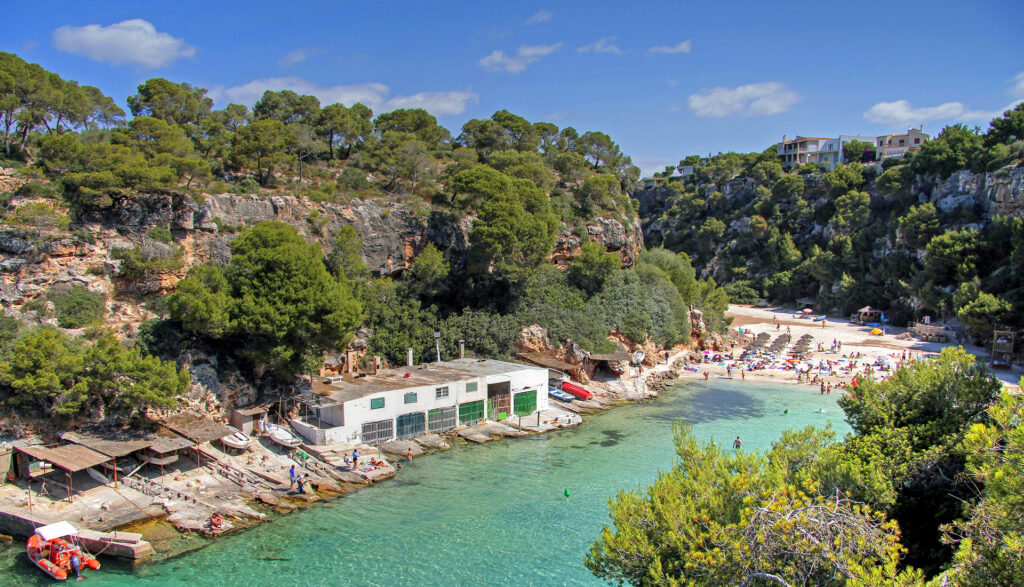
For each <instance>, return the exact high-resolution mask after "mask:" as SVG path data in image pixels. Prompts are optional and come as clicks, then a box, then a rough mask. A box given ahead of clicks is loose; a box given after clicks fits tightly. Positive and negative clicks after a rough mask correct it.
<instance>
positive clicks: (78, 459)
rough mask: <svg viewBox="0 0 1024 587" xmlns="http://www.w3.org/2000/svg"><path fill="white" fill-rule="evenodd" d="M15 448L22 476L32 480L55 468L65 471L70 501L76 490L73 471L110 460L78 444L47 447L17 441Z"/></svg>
mask: <svg viewBox="0 0 1024 587" xmlns="http://www.w3.org/2000/svg"><path fill="white" fill-rule="evenodd" d="M14 450H15V451H16V452H17V466H18V474H19V476H21V477H24V478H27V479H29V480H32V479H35V478H37V477H42V476H43V475H47V474H49V473H53V472H54V471H55V469H61V470H62V471H64V476H65V478H66V480H67V484H66V486H65V489H67V492H68V501H71V495H72V493H73V491H74V489H73V488H72V485H71V475H72V473H77V472H79V471H84V470H86V469H90V468H92V467H95V466H97V465H102V464H104V463H106V462H108V461H110V457H108V456H107V455H105V454H102V453H98V452H96V451H94V450H92V449H90V448H88V447H85V446H81V445H78V444H65V445H60V446H54V447H47V446H42V445H29V444H21V443H15V444H14ZM37 463H46V464H48V465H49V466H45V465H44V466H38V467H37V466H36V464H37ZM33 469H34V470H33Z"/></svg>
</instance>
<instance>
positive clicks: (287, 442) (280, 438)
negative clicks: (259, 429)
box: [267, 424, 302, 449]
mask: <svg viewBox="0 0 1024 587" xmlns="http://www.w3.org/2000/svg"><path fill="white" fill-rule="evenodd" d="M267 434H268V435H269V436H270V440H273V441H274V442H276V443H277V444H280V445H281V446H283V447H285V448H289V449H291V448H299V445H300V444H302V439H300V438H299V437H297V436H295V435H294V434H292V431H291V430H289V429H287V428H285V427H284V426H281V425H279V424H267Z"/></svg>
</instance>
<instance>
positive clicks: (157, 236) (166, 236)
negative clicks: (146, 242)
mask: <svg viewBox="0 0 1024 587" xmlns="http://www.w3.org/2000/svg"><path fill="white" fill-rule="evenodd" d="M146 236H148V237H149V238H151V239H153V240H157V241H160V242H162V243H166V244H170V243H172V242H173V241H174V235H173V234H171V231H170V230H168V229H166V228H164V227H163V226H154V227H153V228H150V229H149V230H148V231H146Z"/></svg>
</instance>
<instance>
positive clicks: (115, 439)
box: [60, 427, 195, 485]
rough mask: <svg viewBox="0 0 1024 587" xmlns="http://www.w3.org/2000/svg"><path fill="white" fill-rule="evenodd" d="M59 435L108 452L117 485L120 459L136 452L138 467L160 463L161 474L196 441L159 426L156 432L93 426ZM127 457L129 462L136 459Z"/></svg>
mask: <svg viewBox="0 0 1024 587" xmlns="http://www.w3.org/2000/svg"><path fill="white" fill-rule="evenodd" d="M60 437H61V438H62V439H63V440H67V441H68V442H73V443H75V444H79V445H82V446H85V447H87V448H90V449H92V450H94V451H96V452H98V453H102V454H105V455H107V456H109V457H110V458H111V459H112V462H111V463H110V464H105V465H104V466H106V467H107V468H108V469H109V470H111V471H113V475H114V484H115V485H116V484H117V474H118V465H117V459H125V458H126V457H129V456H131V455H134V457H135V459H137V460H138V461H141V464H138V465H137V467H136V469H138V468H139V467H142V466H143V465H146V464H152V465H159V466H160V470H161V474H162V472H163V466H164V465H169V464H171V463H173V462H174V461H176V460H177V457H178V452H179V451H181V450H182V449H185V448H189V447H191V446H194V445H195V443H194V442H192V441H191V440H189V439H187V438H184V437H182V436H178V435H177V434H174V433H173V432H171V431H170V430H167V429H166V428H159V429H157V430H156V431H155V432H153V431H144V430H134V429H118V428H101V427H93V428H86V429H82V430H78V431H75V432H65V433H63V434H61V435H60ZM125 460H126V461H127V462H128V463H133V462H134V461H133V460H129V459H125Z"/></svg>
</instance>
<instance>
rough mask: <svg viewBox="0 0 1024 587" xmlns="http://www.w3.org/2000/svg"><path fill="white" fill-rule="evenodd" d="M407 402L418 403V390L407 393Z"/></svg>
mask: <svg viewBox="0 0 1024 587" xmlns="http://www.w3.org/2000/svg"><path fill="white" fill-rule="evenodd" d="M405 403H407V404H414V403H416V392H415V391H410V392H409V393H407V394H405Z"/></svg>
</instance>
